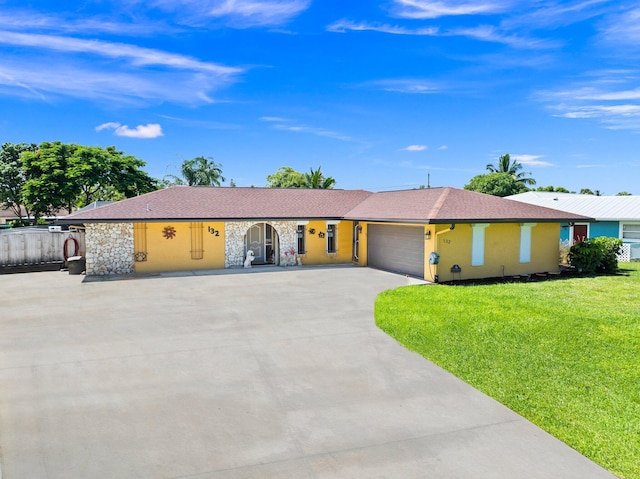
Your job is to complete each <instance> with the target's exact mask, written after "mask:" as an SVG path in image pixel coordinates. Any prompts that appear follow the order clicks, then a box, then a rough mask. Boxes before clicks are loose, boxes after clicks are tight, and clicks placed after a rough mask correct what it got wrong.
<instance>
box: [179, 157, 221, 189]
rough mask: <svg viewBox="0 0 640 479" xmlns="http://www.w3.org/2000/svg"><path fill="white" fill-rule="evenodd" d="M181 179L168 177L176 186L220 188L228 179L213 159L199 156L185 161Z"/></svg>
mask: <svg viewBox="0 0 640 479" xmlns="http://www.w3.org/2000/svg"><path fill="white" fill-rule="evenodd" d="M180 174H181V175H182V176H181V177H179V176H175V175H167V176H168V177H169V178H171V179H172V180H173V184H175V185H184V184H185V183H186V184H187V185H189V186H220V184H221V183H222V182H223V181H226V178H225V177H224V176H222V165H220V164H217V163H216V162H215V161H213V158H211V157H204V156H197V157H195V158H193V159H192V160H184V161H183V162H182V166H181V167H180Z"/></svg>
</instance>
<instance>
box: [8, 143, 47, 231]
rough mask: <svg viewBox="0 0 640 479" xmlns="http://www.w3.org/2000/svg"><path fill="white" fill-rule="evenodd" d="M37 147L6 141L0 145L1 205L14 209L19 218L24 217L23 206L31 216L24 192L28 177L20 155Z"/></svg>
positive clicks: (27, 214)
mask: <svg viewBox="0 0 640 479" xmlns="http://www.w3.org/2000/svg"><path fill="white" fill-rule="evenodd" d="M37 148H38V147H37V145H35V144H27V143H18V144H13V143H4V144H3V145H2V147H0V206H2V207H3V208H8V209H10V210H11V211H13V213H14V214H15V215H16V217H18V218H22V214H23V208H24V212H25V213H26V216H27V217H29V216H30V211H29V206H28V205H27V204H26V202H25V198H24V193H23V188H24V184H25V181H26V177H25V171H24V168H22V160H21V158H20V155H21V154H22V153H23V152H26V151H36V149H37Z"/></svg>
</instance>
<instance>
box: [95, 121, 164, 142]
mask: <svg viewBox="0 0 640 479" xmlns="http://www.w3.org/2000/svg"><path fill="white" fill-rule="evenodd" d="M102 130H113V134H114V135H116V136H124V137H127V138H144V139H147V138H158V137H160V136H163V133H162V127H161V126H160V125H159V124H158V123H148V124H146V125H138V126H136V127H135V128H129V126H127V125H121V124H120V123H116V122H108V123H103V124H102V125H98V126H97V127H96V131H102Z"/></svg>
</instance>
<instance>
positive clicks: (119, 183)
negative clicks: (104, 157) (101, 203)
mask: <svg viewBox="0 0 640 479" xmlns="http://www.w3.org/2000/svg"><path fill="white" fill-rule="evenodd" d="M106 152H107V153H108V154H109V162H108V163H107V164H106V165H105V166H106V170H105V171H106V172H108V174H107V177H108V180H109V181H108V186H109V187H110V188H111V189H112V191H113V192H114V193H113V194H112V195H109V192H108V191H106V192H105V193H103V194H102V195H101V197H94V198H90V199H89V201H88V202H87V203H86V204H89V203H92V202H94V201H98V200H116V199H120V198H116V197H115V196H117V195H121V196H124V197H125V198H132V197H134V196H138V195H143V194H145V193H149V192H151V191H155V190H157V189H158V188H159V187H160V186H159V181H158V180H157V179H155V178H152V177H150V176H149V175H148V173H147V172H146V171H144V170H143V169H142V168H144V167H145V166H146V163H145V162H144V161H142V160H141V159H139V158H136V157H135V156H133V155H125V154H124V153H123V152H122V151H118V150H116V148H115V146H108V147H107V148H106Z"/></svg>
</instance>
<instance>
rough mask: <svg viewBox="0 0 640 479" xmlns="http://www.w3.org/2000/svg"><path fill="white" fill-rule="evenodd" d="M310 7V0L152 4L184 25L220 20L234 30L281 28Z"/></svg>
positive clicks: (167, 0)
mask: <svg viewBox="0 0 640 479" xmlns="http://www.w3.org/2000/svg"><path fill="white" fill-rule="evenodd" d="M140 3H144V2H140ZM310 4H311V0H155V1H153V2H152V3H151V5H153V6H155V7H158V8H160V9H163V10H165V11H170V12H175V13H176V14H177V15H178V17H179V18H180V19H181V20H182V21H183V22H184V23H188V24H198V25H201V24H203V23H206V22H207V21H208V20H211V19H221V20H222V21H223V22H224V23H225V24H227V25H229V26H232V27H235V28H249V27H262V26H278V25H283V24H286V23H288V22H289V21H291V19H293V18H294V17H296V16H297V15H299V14H300V13H302V12H303V11H305V10H306V9H307V8H309V5H310Z"/></svg>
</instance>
